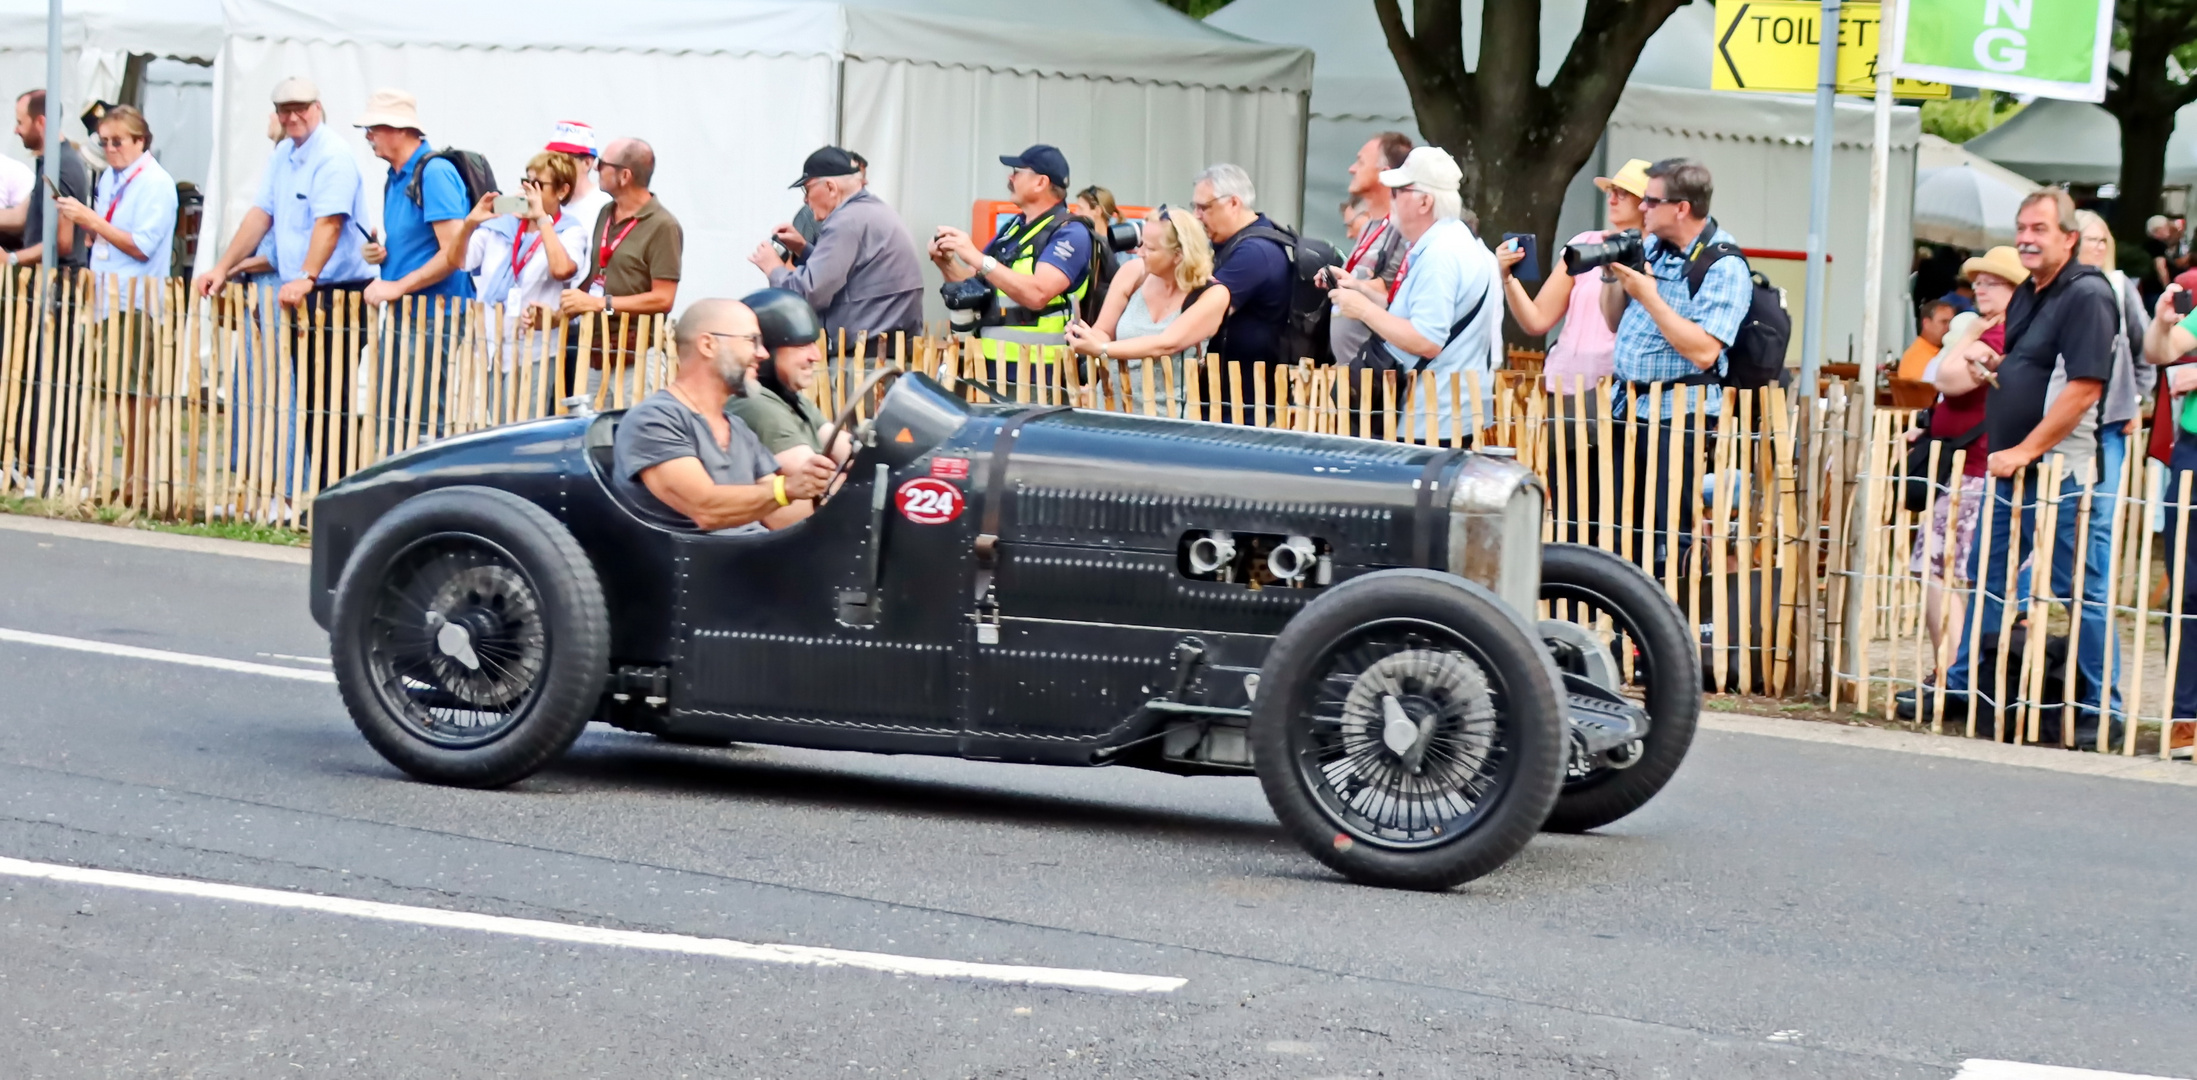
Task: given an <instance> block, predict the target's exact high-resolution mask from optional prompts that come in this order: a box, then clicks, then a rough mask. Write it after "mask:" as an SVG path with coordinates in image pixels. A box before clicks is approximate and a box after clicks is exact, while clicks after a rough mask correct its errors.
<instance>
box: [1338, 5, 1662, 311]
mask: <svg viewBox="0 0 2197 1080" xmlns="http://www.w3.org/2000/svg"><path fill="white" fill-rule="evenodd" d="M1683 2H1686V0H1588V3H1587V5H1586V10H1585V17H1584V19H1583V20H1582V25H1581V29H1580V31H1579V35H1578V37H1577V38H1575V39H1574V40H1573V42H1572V46H1571V49H1570V51H1569V52H1568V53H1567V54H1566V55H1565V58H1564V62H1563V63H1562V64H1561V65H1560V66H1559V68H1558V70H1557V72H1556V74H1555V76H1554V77H1553V78H1552V79H1550V81H1549V83H1548V85H1546V86H1543V85H1541V84H1540V82H1539V81H1538V80H1539V72H1538V70H1537V69H1538V67H1539V64H1540V56H1541V2H1540V0H1482V4H1481V12H1480V55H1479V56H1478V57H1477V58H1476V59H1477V64H1476V66H1475V68H1474V70H1470V71H1468V70H1466V68H1465V58H1464V54H1463V47H1462V44H1461V41H1462V35H1461V34H1460V32H1459V31H1460V29H1461V27H1460V23H1459V20H1460V11H1459V8H1460V6H1461V5H1460V4H1459V3H1458V0H1417V3H1416V5H1415V9H1414V18H1413V26H1412V29H1410V30H1406V29H1405V28H1404V25H1403V17H1402V13H1401V11H1400V10H1399V8H1398V0H1375V3H1374V7H1375V10H1376V11H1377V12H1378V13H1379V17H1380V20H1381V27H1382V30H1383V31H1384V32H1385V33H1386V34H1387V36H1388V42H1389V51H1390V52H1391V53H1392V54H1394V55H1395V57H1396V65H1397V69H1398V70H1399V71H1401V72H1402V73H1403V76H1404V84H1405V85H1406V86H1407V87H1408V88H1409V89H1410V91H1411V102H1412V108H1413V111H1414V112H1415V113H1416V114H1417V118H1418V121H1419V131H1420V133H1421V134H1424V135H1425V136H1426V137H1427V139H1428V140H1429V141H1430V142H1432V143H1433V144H1435V145H1437V146H1440V147H1441V148H1443V149H1445V150H1447V151H1449V152H1450V154H1451V155H1452V156H1454V157H1455V158H1456V159H1457V164H1458V166H1459V167H1460V168H1462V169H1463V170H1464V189H1463V190H1464V200H1465V205H1466V206H1467V207H1468V208H1470V209H1471V210H1473V211H1474V212H1476V213H1477V214H1478V215H1479V217H1480V229H1479V233H1480V236H1481V238H1482V239H1485V240H1487V241H1488V243H1489V245H1490V246H1493V245H1494V244H1495V243H1496V242H1498V240H1499V239H1500V238H1501V237H1502V235H1503V234H1504V233H1512V232H1518V233H1531V234H1533V235H1534V236H1535V237H1536V238H1537V240H1538V247H1539V250H1540V253H1541V262H1542V269H1543V271H1544V274H1545V272H1546V271H1547V270H1548V269H1549V267H1550V266H1551V265H1552V264H1553V262H1554V259H1555V256H1556V249H1555V241H1556V219H1557V217H1558V215H1559V214H1560V213H1561V212H1562V210H1563V205H1564V191H1565V188H1566V187H1568V186H1569V185H1570V183H1571V179H1572V177H1573V176H1574V175H1576V174H1577V173H1578V172H1579V169H1580V167H1581V166H1584V165H1585V164H1586V163H1587V159H1588V158H1589V157H1590V156H1592V155H1593V153H1594V147H1595V144H1596V143H1597V142H1598V141H1600V140H1601V137H1602V129H1603V127H1604V126H1605V125H1606V124H1608V122H1609V118H1610V112H1611V110H1613V109H1615V108H1616V107H1617V98H1618V95H1619V94H1620V93H1622V92H1623V91H1624V89H1625V81H1626V79H1628V78H1629V77H1630V76H1631V75H1632V69H1633V65H1634V63H1635V62H1637V61H1638V60H1639V58H1640V50H1641V48H1642V46H1644V45H1646V44H1647V41H1648V37H1649V36H1650V35H1652V34H1654V33H1655V31H1656V29H1657V28H1659V27H1661V26H1662V25H1663V21H1664V20H1665V19H1667V18H1669V17H1670V14H1671V12H1672V11H1675V10H1677V8H1678V6H1679V4H1681V3H1683ZM1505 329H1506V331H1507V332H1508V334H1509V335H1510V337H1511V339H1512V340H1513V341H1514V342H1521V341H1522V339H1523V335H1522V334H1520V333H1519V332H1518V329H1517V327H1516V325H1515V324H1514V323H1512V322H1510V321H1509V320H1508V319H1506V320H1505Z"/></svg>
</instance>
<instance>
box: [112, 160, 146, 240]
mask: <svg viewBox="0 0 2197 1080" xmlns="http://www.w3.org/2000/svg"><path fill="white" fill-rule="evenodd" d="M144 171H145V163H144V162H142V161H140V162H138V163H137V166H136V167H135V168H132V169H131V170H130V175H128V176H125V177H123V178H122V179H121V180H120V181H118V182H116V184H115V185H114V194H113V195H110V196H108V197H107V224H109V225H112V224H114V210H115V207H118V206H120V205H122V193H123V192H125V191H128V190H130V184H131V182H133V181H135V180H136V179H137V174H138V173H141V172H144Z"/></svg>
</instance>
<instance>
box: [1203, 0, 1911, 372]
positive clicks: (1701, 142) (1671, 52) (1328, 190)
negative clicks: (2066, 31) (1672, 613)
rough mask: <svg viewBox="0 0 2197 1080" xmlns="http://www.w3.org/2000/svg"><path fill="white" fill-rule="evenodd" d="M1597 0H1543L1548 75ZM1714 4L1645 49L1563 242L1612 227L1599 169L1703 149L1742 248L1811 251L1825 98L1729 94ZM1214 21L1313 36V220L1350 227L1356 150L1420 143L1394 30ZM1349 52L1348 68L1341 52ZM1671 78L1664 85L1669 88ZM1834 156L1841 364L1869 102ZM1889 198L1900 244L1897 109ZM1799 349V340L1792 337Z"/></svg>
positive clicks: (1833, 245)
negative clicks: (1346, 219)
mask: <svg viewBox="0 0 2197 1080" xmlns="http://www.w3.org/2000/svg"><path fill="white" fill-rule="evenodd" d="M1464 3H1465V7H1464V20H1465V23H1464V25H1465V27H1466V40H1465V42H1464V51H1465V54H1466V55H1468V56H1470V55H1475V54H1476V53H1477V52H1478V48H1479V45H1478V40H1477V34H1478V27H1479V4H1478V3H1477V2H1475V0H1464ZM1585 6H1586V5H1585V3H1584V0H1546V2H1545V3H1544V4H1543V6H1542V19H1541V77H1542V78H1543V79H1547V78H1550V77H1552V76H1553V74H1554V73H1555V70H1556V67H1557V65H1558V64H1559V63H1560V62H1561V61H1562V59H1563V57H1564V55H1565V53H1566V52H1568V51H1569V50H1570V48H1571V41H1572V38H1573V37H1574V36H1576V35H1577V33H1578V28H1579V25H1580V23H1581V21H1582V19H1583V17H1584V11H1585ZM1713 18H1714V12H1713V11H1711V10H1710V7H1709V5H1707V4H1703V3H1695V4H1687V5H1685V6H1683V7H1680V8H1679V9H1678V10H1677V11H1676V12H1674V13H1673V14H1672V15H1671V17H1670V19H1669V21H1667V22H1665V23H1664V25H1663V27H1662V28H1661V29H1660V30H1658V31H1657V32H1656V34H1655V35H1654V36H1653V37H1651V38H1650V39H1649V41H1648V44H1647V46H1646V47H1645V48H1644V49H1643V50H1642V52H1641V56H1640V60H1639V62H1638V63H1637V64H1635V65H1634V68H1633V76H1632V79H1631V81H1630V82H1629V83H1628V84H1627V86H1626V89H1625V93H1624V96H1623V98H1621V99H1620V100H1619V102H1618V105H1617V108H1616V109H1615V110H1614V111H1613V113H1612V114H1611V116H1610V121H1609V127H1608V130H1607V132H1606V134H1605V138H1604V142H1603V147H1602V150H1601V151H1599V152H1598V154H1597V156H1596V160H1590V161H1589V162H1588V163H1587V166H1586V168H1585V169H1582V170H1581V172H1580V175H1579V176H1578V177H1576V178H1574V179H1573V181H1572V184H1571V188H1570V189H1569V190H1568V191H1567V194H1566V198H1565V206H1564V215H1563V217H1562V218H1561V219H1560V220H1559V222H1558V225H1557V230H1558V232H1557V236H1558V240H1559V241H1561V240H1563V239H1566V238H1569V237H1570V236H1571V235H1573V234H1574V233H1575V232H1577V231H1579V230H1584V229H1590V228H1594V227H1597V225H1599V223H1600V221H1599V216H1598V215H1599V213H1600V201H1599V197H1598V196H1597V194H1596V193H1595V191H1594V189H1593V187H1591V186H1590V185H1589V184H1588V182H1587V181H1588V180H1590V179H1591V178H1592V177H1593V176H1595V175H1597V174H1598V170H1604V169H1611V168H1615V167H1617V166H1618V165H1620V164H1623V163H1624V161H1625V160H1626V159H1627V158H1635V157H1637V158H1646V159H1648V160H1650V161H1654V160H1657V159H1659V158H1666V157H1677V156H1690V157H1695V158H1699V159H1700V160H1701V161H1703V162H1704V163H1706V164H1707V165H1708V166H1709V169H1710V171H1711V172H1712V173H1713V174H1714V175H1715V176H1716V197H1715V199H1714V213H1715V216H1716V219H1717V221H1718V222H1719V223H1721V224H1722V225H1723V226H1724V227H1725V228H1727V229H1730V230H1731V231H1732V233H1733V235H1735V236H1737V237H1739V241H1740V243H1741V244H1742V245H1745V246H1747V247H1751V248H1774V249H1785V250H1798V249H1802V248H1805V247H1806V246H1807V239H1808V235H1807V230H1808V214H1807V206H1808V181H1809V157H1810V150H1809V147H1810V145H1811V143H1812V142H1813V132H1814V109H1813V103H1812V102H1811V101H1810V100H1809V99H1808V98H1805V97H1787V96H1782V95H1764V94H1748V93H1716V92H1712V91H1709V90H1708V89H1707V87H1708V84H1709V63H1710V56H1711V52H1712V49H1713V47H1714V41H1713V34H1712V32H1711V29H1712V27H1711V23H1712V20H1713ZM1206 21H1207V22H1209V23H1212V24H1214V25H1216V26H1220V27H1223V28H1225V29H1229V30H1233V31H1235V32H1237V33H1242V34H1245V35H1247V36H1254V37H1258V38H1261V39H1264V40H1269V41H1279V42H1288V43H1291V44H1302V45H1306V46H1309V47H1311V48H1313V49H1314V50H1315V51H1316V52H1317V53H1318V54H1319V68H1318V71H1319V74H1317V75H1316V77H1315V79H1314V81H1313V104H1312V119H1311V122H1310V125H1309V129H1310V134H1309V136H1308V138H1307V146H1308V153H1309V155H1310V156H1309V158H1308V161H1307V164H1306V167H1305V171H1306V176H1307V181H1306V198H1305V216H1306V218H1307V220H1308V221H1310V222H1312V223H1313V225H1314V226H1315V228H1321V227H1324V228H1326V229H1328V230H1330V231H1331V232H1339V231H1340V229H1339V225H1338V224H1334V223H1335V222H1336V220H1337V216H1336V213H1335V208H1336V206H1337V204H1338V203H1339V202H1340V201H1341V199H1342V197H1343V194H1342V192H1343V186H1344V181H1345V179H1346V177H1345V173H1344V170H1345V169H1346V168H1347V167H1348V166H1349V164H1350V160H1351V158H1352V157H1354V156H1355V155H1356V154H1357V152H1358V147H1359V146H1361V145H1363V144H1364V142H1365V140H1366V139H1367V138H1368V137H1369V136H1371V135H1372V134H1373V133H1375V132H1377V131H1380V130H1382V129H1383V128H1398V129H1400V130H1403V131H1405V132H1408V133H1411V134H1413V136H1414V138H1416V137H1417V131H1416V125H1415V123H1414V121H1413V120H1412V116H1413V112H1412V107H1411V98H1410V95H1409V93H1408V92H1407V91H1406V89H1405V87H1404V82H1403V77H1402V76H1401V75H1399V74H1398V73H1397V71H1396V64H1395V60H1394V58H1393V57H1391V56H1390V55H1389V52H1388V47H1387V44H1386V43H1385V39H1384V38H1383V36H1382V34H1381V28H1380V24H1379V22H1378V21H1377V20H1376V18H1375V16H1374V13H1373V4H1372V2H1371V0H1235V2H1234V3H1231V4H1229V5H1228V6H1227V7H1225V8H1222V9H1221V10H1220V11H1218V12H1215V13H1214V14H1213V15H1212V16H1210V17H1209V18H1208V19H1207V20H1206ZM1338 57H1339V58H1340V61H1339V62H1337V58H1338ZM1659 83H1660V84H1662V85H1658V84H1659ZM1835 131H1836V134H1837V140H1838V146H1837V149H1836V151H1835V152H1834V154H1833V166H1832V167H1833V176H1832V202H1831V223H1832V229H1831V235H1830V238H1829V251H1830V254H1831V259H1832V264H1833V265H1832V268H1831V277H1830V296H1829V302H1830V310H1831V318H1830V319H1829V321H1828V323H1827V325H1828V331H1827V333H1826V335H1825V337H1824V339H1823V348H1824V355H1825V356H1826V357H1828V358H1830V359H1833V360H1844V359H1845V358H1846V354H1847V348H1848V344H1849V339H1850V338H1851V337H1853V336H1855V335H1858V334H1859V332H1860V329H1861V305H1862V277H1861V273H1860V270H1861V267H1862V264H1863V261H1864V252H1863V251H1862V248H1863V246H1864V243H1865V240H1866V235H1867V231H1868V230H1867V229H1866V227H1865V223H1866V222H1867V220H1868V217H1867V215H1868V201H1869V139H1870V109H1869V106H1868V105H1866V104H1857V103H1854V102H1850V101H1842V102H1841V103H1840V104H1839V106H1838V114H1837V121H1836V128H1835ZM1892 132H1893V138H1892V175H1891V178H1890V179H1891V203H1890V207H1889V216H1888V219H1887V227H1886V233H1885V235H1886V236H1888V237H1891V238H1894V242H1893V243H1892V244H1889V245H1888V247H1889V248H1890V250H1892V251H1893V252H1894V253H1897V252H1899V251H1901V250H1903V248H1904V246H1905V245H1904V244H1903V243H1901V242H1899V241H1898V239H1897V238H1900V237H1905V236H1906V235H1907V234H1908V232H1907V230H1908V216H1909V207H1910V205H1911V196H1912V194H1913V192H1914V167H1915V155H1914V151H1915V144H1916V141H1917V139H1918V138H1919V136H1920V134H1921V119H1920V116H1919V114H1918V113H1917V112H1916V110H1914V109H1912V108H1900V109H1896V110H1895V111H1894V114H1893V123H1892ZM1758 268H1760V269H1764V270H1765V271H1767V272H1769V273H1770V275H1771V276H1772V277H1773V278H1774V279H1777V280H1778V282H1779V284H1781V285H1788V280H1789V282H1790V284H1789V285H1788V302H1789V303H1790V304H1791V305H1792V306H1793V309H1794V311H1795V313H1796V316H1797V315H1798V314H1799V313H1800V312H1799V308H1800V304H1801V300H1802V290H1801V288H1800V283H1799V276H1800V275H1799V273H1798V264H1797V263H1794V264H1780V265H1774V266H1773V265H1768V264H1765V265H1762V266H1760V267H1758ZM1884 271H1885V273H1884V318H1883V319H1882V320H1881V325H1882V326H1883V328H1884V329H1883V332H1882V334H1881V335H1880V340H1881V341H1882V343H1883V346H1884V347H1885V348H1898V347H1900V346H1903V345H1905V344H1906V339H1905V338H1904V337H1903V336H1902V333H1903V332H1902V329H1901V328H1902V327H1903V326H1904V325H1905V315H1904V314H1903V313H1904V312H1905V310H1906V306H1907V305H1906V301H1905V299H1904V293H1905V281H1906V276H1907V266H1906V260H1905V259H1904V258H1903V257H1896V255H1895V257H1894V258H1890V259H1888V260H1886V265H1885V268H1884ZM1792 355H1793V356H1794V357H1796V358H1797V357H1798V356H1799V355H1800V342H1799V339H1798V337H1797V336H1796V338H1795V339H1794V343H1793V352H1792Z"/></svg>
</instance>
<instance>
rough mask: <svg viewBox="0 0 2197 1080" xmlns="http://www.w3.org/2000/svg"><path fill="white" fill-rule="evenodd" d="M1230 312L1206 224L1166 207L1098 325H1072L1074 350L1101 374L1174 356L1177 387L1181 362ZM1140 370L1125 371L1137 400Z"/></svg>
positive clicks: (1109, 293)
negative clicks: (1112, 366) (1118, 363)
mask: <svg viewBox="0 0 2197 1080" xmlns="http://www.w3.org/2000/svg"><path fill="white" fill-rule="evenodd" d="M1227 314H1228V286H1226V285H1223V284H1221V283H1219V282H1217V281H1214V280H1213V243H1212V241H1211V240H1208V239H1207V238H1206V235H1205V226H1203V225H1200V224H1198V219H1197V218H1196V217H1195V216H1193V215H1191V214H1190V212H1189V211H1186V210H1182V209H1179V208H1170V207H1166V206H1162V207H1160V208H1159V209H1157V210H1154V211H1152V215H1151V216H1150V217H1148V218H1146V219H1145V222H1144V231H1143V234H1142V239H1141V240H1140V241H1139V242H1138V243H1137V257H1136V258H1134V259H1131V260H1130V261H1129V262H1127V263H1126V264H1124V265H1123V266H1122V268H1121V271H1120V272H1119V273H1117V274H1115V275H1114V283H1113V285H1112V286H1111V287H1109V288H1108V289H1107V290H1106V303H1105V306H1103V307H1101V308H1100V309H1099V317H1098V322H1097V323H1096V324H1089V323H1085V322H1083V321H1081V320H1077V321H1076V322H1075V323H1074V324H1072V325H1070V326H1069V327H1068V345H1069V347H1070V348H1072V349H1074V350H1075V351H1076V352H1078V353H1080V354H1082V355H1084V356H1092V357H1097V358H1098V360H1099V367H1100V368H1102V369H1103V368H1105V367H1106V366H1107V364H1108V362H1109V361H1115V360H1128V361H1143V360H1149V359H1154V358H1159V357H1166V358H1169V360H1170V363H1171V364H1172V365H1174V366H1173V370H1174V372H1175V375H1176V380H1175V384H1176V385H1178V386H1179V385H1181V378H1180V376H1181V369H1180V366H1179V362H1180V359H1181V357H1182V356H1183V355H1184V354H1186V353H1188V354H1194V353H1196V352H1198V351H1199V350H1200V349H1202V348H1203V346H1204V344H1205V342H1206V340H1207V339H1208V338H1211V337H1212V336H1213V335H1214V333H1215V332H1217V331H1219V330H1220V327H1221V318H1222V317H1223V316H1225V315H1227ZM1141 367H1142V365H1141V364H1135V363H1133V364H1128V365H1125V366H1124V368H1123V372H1122V374H1123V376H1124V378H1126V379H1128V380H1129V382H1130V385H1131V387H1132V388H1135V390H1136V391H1137V394H1138V395H1141V389H1142V383H1141V381H1140V380H1139V378H1138V376H1140V375H1141V374H1142V372H1141V370H1140V368H1141ZM1133 396H1137V395H1133ZM1136 404H1137V405H1138V406H1139V407H1141V406H1142V404H1143V403H1142V401H1141V398H1140V399H1139V400H1138V401H1137V402H1136Z"/></svg>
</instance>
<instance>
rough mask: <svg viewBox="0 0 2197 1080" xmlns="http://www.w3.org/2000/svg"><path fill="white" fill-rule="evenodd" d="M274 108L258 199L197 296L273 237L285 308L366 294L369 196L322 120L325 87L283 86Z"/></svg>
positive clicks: (291, 82) (292, 81) (292, 82)
mask: <svg viewBox="0 0 2197 1080" xmlns="http://www.w3.org/2000/svg"><path fill="white" fill-rule="evenodd" d="M274 103H275V118H276V120H277V121H278V122H279V123H280V124H281V125H282V135H283V138H282V140H281V141H280V142H277V143H276V144H275V150H274V154H273V155H272V156H271V157H270V158H269V159H268V162H267V172H266V174H265V176H264V177H263V178H262V179H261V180H260V185H259V196H258V198H256V199H254V200H252V208H251V209H250V210H247V211H245V212H244V220H243V221H242V222H239V223H238V224H237V229H236V236H235V237H234V238H233V239H231V240H230V241H229V249H228V250H227V251H224V252H222V254H221V258H220V259H219V260H217V261H216V262H215V263H214V266H213V269H211V270H208V271H207V272H205V273H203V274H200V275H199V276H198V280H197V283H196V284H197V286H198V291H199V293H200V294H202V295H210V294H211V293H212V292H213V291H214V290H215V289H218V288H220V287H221V285H222V283H224V282H226V281H228V280H229V272H230V271H231V270H234V269H235V268H236V265H237V264H238V263H241V262H243V261H244V260H246V259H249V258H251V257H252V254H253V253H254V252H255V251H257V250H258V249H259V242H260V240H261V239H262V238H263V237H266V236H269V235H272V236H273V237H274V254H273V261H274V264H275V272H276V274H277V275H278V276H279V277H281V279H282V292H281V297H282V303H283V305H284V306H286V307H294V306H296V305H297V304H298V303H300V302H301V301H303V300H305V299H306V298H307V297H308V296H311V295H313V294H315V293H320V294H324V295H325V294H327V293H330V292H338V291H350V292H360V291H363V290H364V289H365V288H366V284H367V282H369V281H372V280H373V278H374V269H373V267H371V266H368V265H367V264H366V259H365V257H364V254H363V252H364V249H365V245H366V240H367V233H366V225H365V211H366V195H365V184H364V183H363V182H362V181H361V179H360V177H359V167H358V162H357V161H356V160H355V159H353V158H352V156H351V151H350V149H349V148H348V147H346V146H344V145H343V141H342V140H341V139H338V138H337V137H336V136H335V134H334V133H333V132H331V131H329V130H328V127H327V125H326V124H325V123H324V122H323V121H325V120H326V119H327V118H326V117H325V116H324V115H323V114H322V112H321V104H320V88H319V87H317V86H315V85H313V81H312V80H311V79H302V78H296V77H292V78H288V79H284V80H282V82H281V83H279V84H277V85H276V86H275V92H274Z"/></svg>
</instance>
